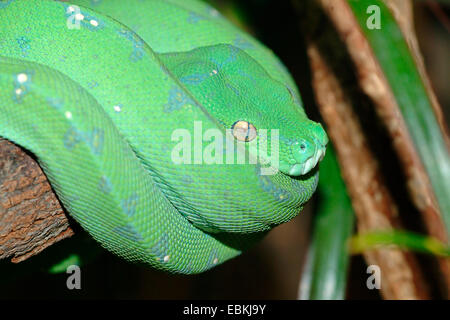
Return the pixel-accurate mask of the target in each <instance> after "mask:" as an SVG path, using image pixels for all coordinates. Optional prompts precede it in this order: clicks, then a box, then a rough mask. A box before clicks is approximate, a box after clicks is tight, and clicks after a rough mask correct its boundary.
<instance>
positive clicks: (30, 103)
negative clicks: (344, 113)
mask: <svg viewBox="0 0 450 320" xmlns="http://www.w3.org/2000/svg"><path fill="white" fill-rule="evenodd" d="M239 121H241V122H243V123H244V124H247V125H248V123H250V124H251V125H252V126H253V127H252V128H256V133H257V135H256V137H255V138H254V140H253V142H258V143H260V142H261V143H262V142H264V141H265V142H267V145H268V146H270V147H267V150H266V151H270V153H268V154H274V152H275V151H276V150H279V152H278V154H279V156H278V158H279V160H278V161H275V160H274V159H275V158H272V157H269V156H266V157H265V158H264V156H263V157H262V158H258V161H257V163H256V164H255V163H250V162H245V163H241V164H235V163H231V164H230V163H223V162H225V161H223V162H220V161H215V162H214V161H213V163H207V161H206V160H205V159H206V158H205V159H203V161H202V159H201V157H202V155H205V154H207V152H209V154H211V155H213V156H214V155H216V156H217V157H216V158H214V159H216V160H217V159H219V160H221V158H220V156H219V155H220V154H221V153H220V151H221V149H220V148H212V150H211V147H210V144H211V143H210V142H208V139H211V141H212V140H213V138H212V137H209V138H208V137H207V136H208V134H207V133H208V130H212V131H209V132H220V133H224V134H223V136H222V138H223V139H225V138H224V137H225V136H226V132H227V131H229V129H231V128H233V125H234V124H235V123H236V122H239ZM200 127H201V128H200ZM196 128H197V129H199V128H200V129H199V130H200V131H195V130H196ZM214 129H215V130H214ZM247 129H248V130H247V131H248V132H250V125H248V127H247ZM262 129H265V130H268V132H274V131H273V130H278V137H279V138H278V139H276V135H270V134H269V133H268V134H267V135H266V136H264V135H263V134H262V133H263V130H262ZM177 130H178V131H177ZM180 130H181V131H180ZM271 130H272V131H271ZM176 132H178V133H180V132H181V133H186V132H188V133H190V134H191V136H190V137H191V138H192V140H191V141H189V140H183V139H184V138H180V137H179V136H177V134H175V133H176ZM198 132H200V133H198ZM232 134H233V133H232ZM202 135H203V143H201V141H202ZM0 136H1V137H4V138H5V139H8V140H10V141H12V142H14V143H16V144H18V145H20V146H22V147H23V148H25V149H27V150H29V151H30V152H32V153H33V154H34V155H35V156H36V158H37V159H38V161H39V164H40V165H41V167H42V168H43V169H44V171H45V173H46V175H47V177H48V179H49V181H50V182H51V184H52V187H53V188H54V190H55V192H56V193H57V195H58V197H59V199H60V200H61V202H62V204H63V206H64V207H65V209H66V210H67V212H68V213H69V214H70V215H71V216H72V217H73V218H74V219H75V220H76V221H77V222H79V223H80V225H81V226H82V227H83V228H84V229H85V230H86V231H87V232H89V233H90V234H91V235H92V237H93V238H95V239H96V240H97V241H98V242H100V244H101V245H102V246H103V247H104V248H106V249H108V250H110V251H111V252H113V253H115V254H117V255H118V256H120V257H122V258H124V259H127V260H129V261H133V262H137V263H142V264H145V265H150V266H153V267H155V268H158V269H162V270H166V271H169V272H175V273H185V274H189V273H199V272H202V271H205V270H208V269H210V268H212V267H214V266H215V265H218V264H220V263H223V262H224V261H226V260H228V259H230V258H232V257H234V256H236V255H238V254H240V253H241V252H242V251H243V250H245V249H247V248H248V247H250V246H251V245H252V244H254V243H255V242H256V241H258V240H259V239H261V237H262V236H264V235H265V234H266V233H267V232H268V231H269V230H270V229H271V228H273V227H274V226H276V225H278V224H280V223H284V222H286V221H289V220H290V219H292V218H293V217H295V216H296V215H297V214H298V213H299V212H300V210H301V209H302V207H303V205H304V204H305V202H306V201H308V199H309V198H310V197H311V196H312V194H313V192H314V191H315V188H316V186H317V182H318V170H317V166H316V164H317V163H318V162H319V161H320V160H321V159H322V157H323V155H324V153H325V146H326V144H327V141H328V139H327V136H326V134H325V132H324V130H323V128H322V127H321V125H320V124H317V123H315V122H313V121H311V120H309V119H308V118H307V116H306V114H305V112H304V110H303V107H302V104H301V100H300V96H299V94H298V92H297V89H296V86H295V84H294V82H293V80H292V79H291V77H290V75H289V74H288V72H287V71H286V69H285V68H284V66H283V65H282V63H281V62H280V61H279V59H278V58H277V57H276V56H275V55H274V54H273V53H272V52H271V51H270V50H268V49H267V48H265V47H264V46H263V45H261V44H260V43H259V42H257V41H256V40H255V39H253V38H252V37H250V36H249V35H247V34H245V33H244V32H242V31H240V30H239V29H238V28H236V27H235V26H233V25H232V24H231V23H229V22H227V21H226V20H225V19H224V18H223V17H222V16H221V15H220V14H219V13H218V12H217V11H216V10H215V9H213V8H211V7H209V6H208V5H206V4H204V3H202V2H199V1H194V0H189V1H186V0H166V1H162V0H147V1H145V0H127V1H123V0H103V1H102V0H96V1H95V0H91V1H87V0H86V1H72V2H71V3H68V2H58V1H45V0H42V1H38V0H6V1H0ZM214 137H216V136H214ZM246 137H248V136H246ZM222 138H215V139H216V141H219V140H220V141H222V140H221V139H222ZM236 140H238V139H236ZM249 140H250V139H249ZM180 141H184V142H186V141H188V142H191V143H188V144H187V146H188V147H187V148H186V149H183V150H182V151H183V152H180V154H182V156H183V159H185V158H184V157H185V156H186V159H188V160H187V161H186V162H183V163H181V164H180V163H178V162H177V161H174V153H175V154H178V152H175V151H177V150H178V149H177V148H178V147H179V145H180ZM199 141H200V146H199ZM222 142H223V141H222ZM232 142H233V143H235V142H236V143H237V144H238V143H240V145H241V146H243V149H242V148H241V149H239V150H240V151H239V152H241V154H244V155H246V156H248V157H251V156H255V155H258V154H260V153H258V152H261V151H262V147H261V146H260V145H259V144H257V145H256V147H255V144H254V143H251V142H250V141H248V142H245V141H244V142H242V141H240V142H238V141H233V140H232ZM224 145H225V144H224ZM214 146H217V144H214ZM227 146H228V145H227ZM208 148H209V149H208ZM276 148H277V149H276ZM178 151H180V150H178ZM272 151H274V152H272ZM189 152H190V154H189ZM228 152H229V149H228V148H226V150H225V152H224V153H223V154H222V156H223V157H225V154H226V155H228V154H227V153H228ZM239 152H237V153H236V155H234V154H232V155H231V157H230V159H232V160H235V159H236V157H239ZM189 155H192V159H193V160H192V161H191V163H189V160H190V159H191V158H190V157H187V156H189ZM199 155H200V158H199ZM199 159H200V160H199ZM227 159H228V158H227ZM269 166H271V167H272V168H275V169H278V170H279V171H277V172H276V173H275V174H262V169H264V168H267V167H269Z"/></svg>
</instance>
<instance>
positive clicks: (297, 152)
mask: <svg viewBox="0 0 450 320" xmlns="http://www.w3.org/2000/svg"><path fill="white" fill-rule="evenodd" d="M291 151H292V155H293V157H294V160H295V162H296V163H303V162H305V161H307V160H308V159H309V158H311V157H312V156H313V155H314V154H315V152H316V146H315V143H314V142H312V141H311V142H310V141H307V140H304V139H301V140H300V141H297V142H295V143H294V144H292V146H291Z"/></svg>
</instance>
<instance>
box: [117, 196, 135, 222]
mask: <svg viewBox="0 0 450 320" xmlns="http://www.w3.org/2000/svg"><path fill="white" fill-rule="evenodd" d="M137 202H138V195H137V194H136V193H133V194H132V195H131V196H130V197H129V198H128V199H125V200H122V201H121V202H120V205H121V207H122V210H123V212H125V213H126V214H127V215H128V216H129V217H131V216H133V215H134V214H135V213H136V205H137Z"/></svg>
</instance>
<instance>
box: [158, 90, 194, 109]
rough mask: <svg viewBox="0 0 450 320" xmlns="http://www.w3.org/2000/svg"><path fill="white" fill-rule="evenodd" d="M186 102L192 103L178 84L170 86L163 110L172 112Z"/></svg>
mask: <svg viewBox="0 0 450 320" xmlns="http://www.w3.org/2000/svg"><path fill="white" fill-rule="evenodd" d="M187 104H194V103H193V101H192V99H191V98H190V97H189V96H188V95H187V94H186V93H185V92H184V91H183V90H181V89H180V88H179V87H178V86H175V85H174V86H172V88H171V89H170V91H169V100H168V101H167V103H166V104H165V105H164V112H172V111H175V110H179V109H181V108H182V107H183V106H185V105H187Z"/></svg>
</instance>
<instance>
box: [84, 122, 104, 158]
mask: <svg viewBox="0 0 450 320" xmlns="http://www.w3.org/2000/svg"><path fill="white" fill-rule="evenodd" d="M87 141H88V143H89V146H90V147H91V150H92V152H93V153H94V154H100V153H101V152H102V150H103V142H104V132H103V130H102V129H99V128H94V129H93V130H92V131H91V132H89V134H88V137H87Z"/></svg>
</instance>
